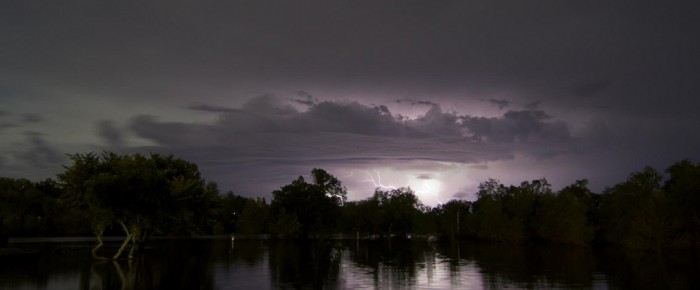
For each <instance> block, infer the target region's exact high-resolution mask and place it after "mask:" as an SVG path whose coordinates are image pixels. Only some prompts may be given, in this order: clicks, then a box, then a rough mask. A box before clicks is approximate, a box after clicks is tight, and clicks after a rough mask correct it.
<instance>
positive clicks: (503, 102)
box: [489, 99, 509, 110]
mask: <svg viewBox="0 0 700 290" xmlns="http://www.w3.org/2000/svg"><path fill="white" fill-rule="evenodd" d="M489 102H490V103H492V104H495V105H496V106H498V108H499V109H501V110H503V109H504V108H506V107H508V104H509V102H508V100H503V99H501V100H497V99H489Z"/></svg>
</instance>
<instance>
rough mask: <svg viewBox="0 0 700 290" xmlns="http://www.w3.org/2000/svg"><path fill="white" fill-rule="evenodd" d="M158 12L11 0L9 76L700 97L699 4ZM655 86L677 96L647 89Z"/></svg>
mask: <svg viewBox="0 0 700 290" xmlns="http://www.w3.org/2000/svg"><path fill="white" fill-rule="evenodd" d="M644 2H645V1H641V2H639V3H644ZM161 4H162V3H158V2H138V4H134V3H132V2H122V1H115V2H110V3H109V4H106V3H102V2H101V1H100V2H83V1H77V2H74V1H65V2H63V1H62V2H61V3H44V5H34V4H32V3H31V1H11V2H10V3H9V4H6V5H4V9H3V10H2V12H0V13H2V14H0V34H1V35H3V39H5V40H6V41H5V42H4V43H3V45H2V46H0V55H2V56H3V57H2V58H0V77H2V78H3V79H4V82H6V83H9V84H10V85H12V86H17V87H19V88H20V89H26V88H27V87H29V86H30V85H31V86H32V87H42V88H45V89H48V90H50V89H51V88H56V87H58V88H64V89H67V90H69V91H70V90H73V91H79V92H86V93H100V94H99V95H113V96H117V97H119V98H134V99H138V98H143V97H149V98H163V99H166V98H188V97H189V96H191V95H192V94H198V95H203V96H206V95H209V96H213V95H217V94H219V93H220V92H221V91H226V90H229V89H230V88H231V87H234V88H241V90H247V91H248V92H250V91H253V92H259V91H270V90H269V88H267V87H286V88H291V89H292V90H298V89H300V88H307V87H308V84H309V83H313V84H320V85H321V86H323V87H329V88H332V89H337V90H343V89H356V88H360V89H362V90H364V91H374V90H379V91H387V92H389V93H390V94H394V95H396V94H397V93H409V94H407V95H405V97H407V98H416V97H418V96H419V95H430V96H434V95H441V94H447V95H457V93H464V92H455V90H457V89H456V88H467V89H462V90H466V91H467V92H469V93H473V94H474V95H479V94H482V93H488V92H493V91H498V90H507V91H514V92H516V94H515V95H514V96H512V98H511V97H509V100H510V101H512V102H513V103H516V102H518V101H519V100H531V99H532V98H542V99H546V98H550V97H555V96H560V95H563V94H573V95H577V96H586V95H592V94H595V93H596V92H600V91H601V90H603V89H605V88H606V87H608V86H609V85H610V84H609V82H610V81H608V79H610V80H612V79H614V80H615V86H620V89H621V90H622V91H623V93H620V94H617V95H616V96H615V98H617V99H620V100H621V103H626V102H627V101H630V100H634V99H635V98H639V95H640V94H639V93H638V92H636V91H635V90H639V91H640V92H646V94H645V96H644V97H643V98H644V101H643V102H639V104H640V106H641V107H642V108H643V109H650V108H658V106H655V104H654V102H653V99H654V98H657V97H662V96H663V95H665V93H667V92H668V90H671V91H672V94H673V95H676V96H677V98H680V99H682V100H683V103H684V104H687V103H689V102H691V101H692V99H691V97H692V96H691V95H690V94H688V93H687V92H692V91H694V90H695V89H697V84H696V82H695V81H694V80H695V79H696V78H695V77H694V76H697V74H698V72H697V67H698V64H700V63H699V61H700V60H699V59H698V58H697V55H696V52H697V51H698V50H700V41H698V37H696V31H694V30H693V29H692V28H691V27H696V26H698V25H697V24H698V17H696V15H694V14H693V13H692V11H697V10H696V9H695V8H697V4H695V3H693V2H692V1H685V2H680V3H675V4H674V5H649V4H639V5H627V4H625V3H621V2H619V3H618V2H610V3H605V5H600V3H593V2H575V3H573V2H569V1H548V2H542V3H539V4H533V3H528V2H523V1H505V2H501V1H499V2H498V3H496V2H491V1H478V2H472V1H438V2H423V1H401V2H400V4H399V3H394V2H393V1H387V2H383V1H382V2H376V1H375V2H357V1H352V2H341V3H338V2H333V1H332V2H329V1H295V2H275V3H274V4H271V3H264V2H260V1H230V2H208V1H196V2H187V1H184V2H179V1H178V2H172V3H170V2H169V3H167V4H168V5H161ZM516 11H517V12H516ZM601 75H602V76H605V77H606V80H595V78H597V77H599V76H601ZM592 79H593V80H594V81H593V82H590V80H592ZM571 80H583V81H582V84H581V85H578V86H575V88H571V87H570V84H571ZM655 80H656V81H660V82H661V83H664V84H665V85H664V86H663V87H667V88H664V89H663V90H655V89H653V88H650V87H649V86H656V85H654V84H655V83H657V82H655ZM587 82H590V83H588V84H586V83H587ZM203 88H205V89H203ZM106 91H107V93H105V92H106ZM207 91H210V92H208V93H207ZM684 92H685V93H684ZM253 94H254V93H253ZM166 96H167V97H166ZM370 97H371V96H370ZM368 98H369V97H368ZM470 98H484V97H483V96H475V97H470ZM300 100H301V101H302V102H307V103H308V102H309V101H308V99H306V98H302V99H300ZM687 107H688V106H684V108H687ZM650 111H653V112H655V113H657V114H667V113H668V112H667V111H666V110H661V111H660V110H650Z"/></svg>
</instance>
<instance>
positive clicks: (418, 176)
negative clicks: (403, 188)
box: [416, 173, 433, 180]
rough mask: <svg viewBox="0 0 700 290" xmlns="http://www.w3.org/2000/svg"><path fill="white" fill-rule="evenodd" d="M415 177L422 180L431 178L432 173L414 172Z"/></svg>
mask: <svg viewBox="0 0 700 290" xmlns="http://www.w3.org/2000/svg"><path fill="white" fill-rule="evenodd" d="M416 178H417V179H423V180H428V179H433V175H432V174H429V173H423V174H416Z"/></svg>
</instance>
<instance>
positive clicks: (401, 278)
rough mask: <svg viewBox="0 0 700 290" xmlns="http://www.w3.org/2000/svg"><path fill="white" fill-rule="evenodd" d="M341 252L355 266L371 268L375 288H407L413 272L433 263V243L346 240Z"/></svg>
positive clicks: (430, 267) (413, 277) (412, 277)
mask: <svg viewBox="0 0 700 290" xmlns="http://www.w3.org/2000/svg"><path fill="white" fill-rule="evenodd" d="M344 246H345V247H344V249H345V250H346V251H348V252H349V257H350V259H351V260H352V262H354V263H355V264H357V265H358V266H362V267H367V268H369V269H371V270H372V271H371V274H372V279H373V280H374V283H375V285H376V286H380V287H381V286H392V287H396V286H399V287H400V286H410V285H412V284H413V281H414V280H415V278H416V273H417V272H418V271H419V270H420V269H422V268H424V267H427V268H428V269H427V270H428V271H430V270H431V269H432V267H433V264H434V262H435V252H434V251H433V247H432V244H430V243H428V242H424V241H406V240H377V241H346V242H345V243H344Z"/></svg>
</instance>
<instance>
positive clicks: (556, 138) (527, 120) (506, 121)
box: [462, 110, 571, 143]
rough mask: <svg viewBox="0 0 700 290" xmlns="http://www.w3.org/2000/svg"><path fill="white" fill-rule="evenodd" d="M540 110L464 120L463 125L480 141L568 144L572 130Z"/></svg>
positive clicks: (466, 118)
mask: <svg viewBox="0 0 700 290" xmlns="http://www.w3.org/2000/svg"><path fill="white" fill-rule="evenodd" d="M550 119H551V116H549V115H547V113H545V112H544V111H541V110H525V111H508V112H506V113H505V114H503V116H502V117H496V118H486V117H469V116H466V117H463V118H462V122H463V124H464V126H465V127H466V128H468V129H469V132H470V133H471V134H473V136H474V137H476V138H477V139H479V140H487V141H491V142H506V143H512V142H531V141H538V142H547V141H550V142H566V141H570V140H571V135H570V133H569V128H568V126H567V124H566V123H564V122H561V121H551V120H550Z"/></svg>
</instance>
